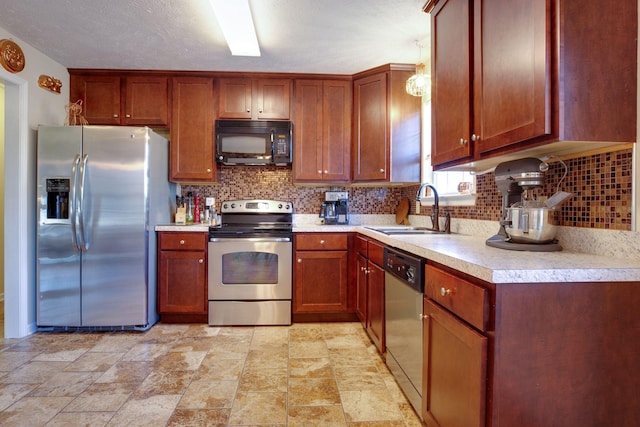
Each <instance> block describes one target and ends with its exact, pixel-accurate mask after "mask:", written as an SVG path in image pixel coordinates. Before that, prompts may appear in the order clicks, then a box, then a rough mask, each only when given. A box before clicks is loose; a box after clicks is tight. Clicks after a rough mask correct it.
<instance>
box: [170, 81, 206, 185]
mask: <svg viewBox="0 0 640 427" xmlns="http://www.w3.org/2000/svg"><path fill="white" fill-rule="evenodd" d="M172 87H173V96H172V103H171V144H170V176H171V180H172V181H182V182H202V181H205V182H211V181H214V180H215V178H216V168H215V162H214V159H213V79H211V78H207V77H174V78H173V82H172Z"/></svg>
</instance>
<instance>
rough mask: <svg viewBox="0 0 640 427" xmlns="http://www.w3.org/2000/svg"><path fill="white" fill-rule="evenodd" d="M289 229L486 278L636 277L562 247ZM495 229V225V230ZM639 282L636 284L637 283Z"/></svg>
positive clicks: (625, 261)
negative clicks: (380, 247)
mask: <svg viewBox="0 0 640 427" xmlns="http://www.w3.org/2000/svg"><path fill="white" fill-rule="evenodd" d="M208 230H209V226H208V225H202V224H195V225H175V224H169V225H161V226H157V227H156V231H186V232H196V231H197V232H207V231H208ZM293 231H294V233H302V232H311V233H314V232H358V233H361V234H363V235H366V236H368V237H371V238H374V239H376V240H378V241H380V242H382V243H384V244H386V245H389V246H393V247H395V248H398V249H402V250H406V251H408V252H411V253H414V254H416V255H420V256H422V257H424V258H426V259H428V260H431V261H434V262H437V263H440V264H443V265H446V266H448V267H450V268H453V269H455V270H458V271H460V272H463V273H466V274H469V275H471V276H474V277H477V278H478V279H481V280H484V281H487V282H492V283H497V284H498V283H545V282H629V281H630V282H640V260H638V259H633V258H622V257H614V256H605V255H593V254H586V253H579V252H573V251H569V250H563V251H559V252H527V251H509V250H504V249H498V248H493V247H489V246H487V245H486V244H485V240H486V237H481V236H476V235H470V234H457V233H453V234H435V235H433V234H429V235H394V236H389V235H386V234H383V233H380V232H377V231H373V230H370V229H368V228H365V227H364V226H362V225H312V224H309V225H300V226H294V228H293ZM496 231H497V230H496ZM639 286H640V284H639Z"/></svg>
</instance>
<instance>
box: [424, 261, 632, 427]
mask: <svg viewBox="0 0 640 427" xmlns="http://www.w3.org/2000/svg"><path fill="white" fill-rule="evenodd" d="M425 274H426V275H425V278H426V279H425V303H424V310H425V311H424V313H425V314H426V318H425V320H424V329H423V333H424V342H423V343H424V354H423V392H422V399H423V402H422V415H423V418H424V421H425V423H426V425H427V426H428V427H434V426H436V427H458V426H460V427H462V426H464V427H467V426H476V427H481V426H487V427H489V426H490V427H512V426H518V427H540V426H563V427H564V426H571V427H573V426H580V427H599V426H616V427H618V426H628V427H631V426H637V425H638V422H639V420H640V393H638V391H639V390H640V388H639V385H640V381H639V380H638V375H637V374H636V372H637V366H636V365H637V360H638V357H640V351H639V350H638V336H639V334H640V320H639V319H638V315H637V313H638V307H639V306H640V283H639V282H581V283H572V282H552V283H498V284H493V283H488V282H484V281H481V280H479V279H476V278H473V277H470V276H467V275H465V274H464V273H460V272H457V271H455V270H452V269H450V268H448V267H445V266H441V265H437V264H434V263H431V262H429V264H427V266H426V271H425Z"/></svg>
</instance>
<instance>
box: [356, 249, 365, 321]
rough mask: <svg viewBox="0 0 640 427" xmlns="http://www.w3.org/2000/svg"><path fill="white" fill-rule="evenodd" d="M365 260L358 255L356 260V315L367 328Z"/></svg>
mask: <svg viewBox="0 0 640 427" xmlns="http://www.w3.org/2000/svg"><path fill="white" fill-rule="evenodd" d="M367 276H368V274H367V259H366V258H365V257H364V256H362V255H360V254H358V257H357V260H356V314H357V315H358V319H360V323H362V326H364V327H365V328H366V327H367Z"/></svg>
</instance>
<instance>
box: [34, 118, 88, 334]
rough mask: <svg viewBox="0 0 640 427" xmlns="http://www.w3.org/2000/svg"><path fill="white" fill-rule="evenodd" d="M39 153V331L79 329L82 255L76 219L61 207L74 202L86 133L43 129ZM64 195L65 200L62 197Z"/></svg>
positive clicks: (76, 129) (74, 130) (78, 130)
mask: <svg viewBox="0 0 640 427" xmlns="http://www.w3.org/2000/svg"><path fill="white" fill-rule="evenodd" d="M37 152H38V160H37V162H38V167H37V170H38V176H37V186H38V190H37V195H38V201H37V205H38V206H37V208H38V225H37V235H38V238H37V249H36V251H37V268H36V270H37V273H36V274H37V276H38V277H37V283H38V285H37V297H36V298H37V299H36V305H37V310H36V312H37V319H36V322H37V324H38V325H39V326H79V325H80V324H81V310H80V296H81V292H80V253H79V252H78V251H76V249H75V248H74V246H73V244H72V229H71V227H72V225H71V219H70V218H69V215H63V214H60V213H59V212H60V209H59V208H60V205H64V204H66V205H67V206H69V203H71V201H70V200H69V198H68V196H69V194H70V191H69V190H70V187H71V185H72V182H73V177H72V167H73V162H74V158H75V157H76V156H77V155H79V154H80V153H81V152H82V128H81V127H40V128H39V130H38V148H37ZM65 186H66V187H67V188H64V187H65ZM57 190H61V191H60V192H58V191H57ZM64 190H67V191H64ZM65 193H66V195H67V199H66V201H65V199H64V197H61V195H63V194H65ZM61 200H62V201H61ZM56 203H57V204H58V206H57V207H58V209H56V206H55V204H56Z"/></svg>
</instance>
